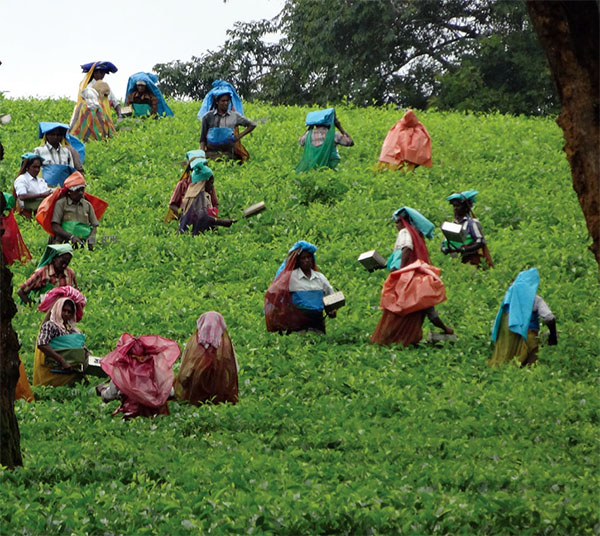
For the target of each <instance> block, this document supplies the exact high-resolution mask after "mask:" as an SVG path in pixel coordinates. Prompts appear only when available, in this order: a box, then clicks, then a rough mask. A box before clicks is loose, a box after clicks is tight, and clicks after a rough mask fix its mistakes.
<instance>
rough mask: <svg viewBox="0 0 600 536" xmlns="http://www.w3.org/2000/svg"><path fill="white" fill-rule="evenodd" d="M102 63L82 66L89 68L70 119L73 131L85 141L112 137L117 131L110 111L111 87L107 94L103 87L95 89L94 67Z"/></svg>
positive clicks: (80, 86)
mask: <svg viewBox="0 0 600 536" xmlns="http://www.w3.org/2000/svg"><path fill="white" fill-rule="evenodd" d="M100 63H102V62H96V63H93V64H86V65H85V66H82V68H84V69H85V67H88V66H89V68H88V70H87V71H85V70H84V72H86V75H85V76H84V78H83V80H82V81H81V83H80V84H79V94H78V96H77V103H76V105H75V109H74V110H73V115H72V117H71V121H70V131H71V133H72V134H73V135H74V136H76V137H78V138H79V139H81V140H83V141H84V142H87V141H88V140H90V139H93V140H101V139H104V138H112V137H113V136H115V135H116V133H117V131H116V130H115V125H114V123H113V120H112V117H111V112H110V106H111V103H110V88H109V92H108V93H109V94H108V95H107V94H106V93H105V91H104V90H103V89H102V90H101V91H98V90H97V89H95V86H96V83H95V81H94V80H92V75H93V73H94V69H95V68H99V65H100ZM103 63H107V62H103ZM111 65H112V64H111ZM113 99H114V97H113ZM113 104H115V103H114V102H113ZM115 105H116V104H115Z"/></svg>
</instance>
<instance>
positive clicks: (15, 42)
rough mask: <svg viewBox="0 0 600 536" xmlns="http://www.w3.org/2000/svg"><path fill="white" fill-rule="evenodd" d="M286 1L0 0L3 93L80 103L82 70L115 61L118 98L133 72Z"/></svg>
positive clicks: (192, 52)
mask: <svg viewBox="0 0 600 536" xmlns="http://www.w3.org/2000/svg"><path fill="white" fill-rule="evenodd" d="M284 3H285V2H284V0H227V1H226V2H224V1H223V0H210V1H209V0H161V1H158V0H144V1H140V0H95V1H93V2H92V1H89V0H88V1H85V0H79V1H77V0H0V13H1V19H0V27H1V29H0V61H1V62H2V65H0V92H3V93H4V95H5V96H6V97H8V98H15V99H16V98H21V97H39V98H47V97H52V98H56V97H67V98H69V99H71V100H73V101H74V100H76V98H77V91H78V87H79V83H80V81H81V80H82V78H83V76H84V75H83V74H82V72H81V68H80V65H82V64H84V63H88V62H91V61H111V62H112V63H114V64H115V65H116V66H117V68H118V69H119V70H118V72H117V73H114V74H110V75H108V76H107V77H106V78H105V81H106V82H108V84H109V85H110V87H111V89H112V90H113V92H114V93H115V95H116V96H117V97H118V98H119V99H123V98H124V96H125V89H126V87H127V79H128V78H129V75H131V74H133V73H136V72H139V71H146V72H150V71H152V67H153V66H154V65H155V64H157V63H166V62H169V61H173V60H182V61H189V60H190V59H191V57H192V56H199V55H201V54H202V53H204V52H206V51H208V50H213V51H215V50H217V49H218V48H220V47H221V45H223V44H224V42H225V39H226V37H227V36H226V31H227V30H228V29H231V28H233V25H234V23H235V22H238V21H240V22H250V21H254V20H260V19H270V18H273V17H274V16H275V15H277V14H278V13H279V12H280V11H281V9H282V8H283V5H284Z"/></svg>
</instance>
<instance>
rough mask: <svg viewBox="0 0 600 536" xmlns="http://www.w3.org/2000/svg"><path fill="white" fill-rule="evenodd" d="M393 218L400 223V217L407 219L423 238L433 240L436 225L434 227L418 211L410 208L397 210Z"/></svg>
mask: <svg viewBox="0 0 600 536" xmlns="http://www.w3.org/2000/svg"><path fill="white" fill-rule="evenodd" d="M392 217H393V218H394V221H398V220H399V219H400V217H402V218H404V219H407V220H408V221H409V222H410V223H411V225H414V226H415V227H416V228H417V229H418V230H419V231H420V232H421V234H422V235H423V236H426V237H427V238H429V239H432V238H433V231H434V229H435V225H433V223H431V222H430V221H429V220H428V219H427V218H426V217H425V216H423V214H421V213H420V212H419V211H418V210H415V209H414V208H410V207H402V208H399V209H398V210H396V212H394V214H393V216H392Z"/></svg>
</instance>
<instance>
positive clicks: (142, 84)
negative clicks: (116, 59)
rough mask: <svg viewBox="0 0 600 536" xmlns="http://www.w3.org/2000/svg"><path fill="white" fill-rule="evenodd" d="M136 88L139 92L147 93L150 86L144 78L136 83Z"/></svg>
mask: <svg viewBox="0 0 600 536" xmlns="http://www.w3.org/2000/svg"><path fill="white" fill-rule="evenodd" d="M135 89H136V90H137V91H138V92H139V93H146V90H147V89H148V86H147V84H146V82H144V81H143V80H138V81H137V82H136V83H135Z"/></svg>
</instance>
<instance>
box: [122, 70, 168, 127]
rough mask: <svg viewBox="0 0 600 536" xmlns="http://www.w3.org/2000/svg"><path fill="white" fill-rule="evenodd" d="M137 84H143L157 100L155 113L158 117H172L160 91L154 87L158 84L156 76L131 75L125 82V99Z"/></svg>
mask: <svg viewBox="0 0 600 536" xmlns="http://www.w3.org/2000/svg"><path fill="white" fill-rule="evenodd" d="M137 82H145V84H146V87H147V88H148V91H149V92H150V93H152V95H154V96H155V97H156V98H157V99H158V106H157V110H156V113H157V114H158V115H159V116H163V115H166V116H168V117H171V116H173V112H172V110H171V108H169V105H168V104H167V103H166V101H165V98H164V97H163V95H162V93H161V92H160V89H158V87H157V85H156V84H158V76H156V75H155V74H154V73H144V72H139V73H135V74H132V75H131V76H130V77H129V80H127V90H126V91H125V98H127V96H128V95H129V94H130V93H131V92H132V91H134V90H135V85H136V83H137Z"/></svg>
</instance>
